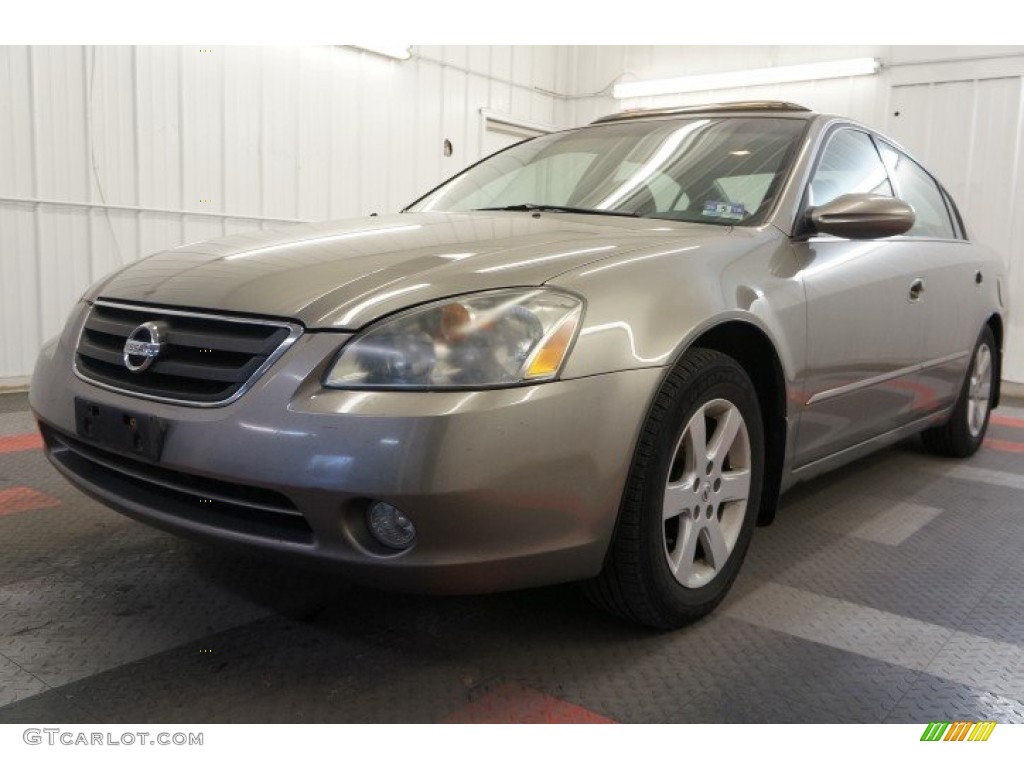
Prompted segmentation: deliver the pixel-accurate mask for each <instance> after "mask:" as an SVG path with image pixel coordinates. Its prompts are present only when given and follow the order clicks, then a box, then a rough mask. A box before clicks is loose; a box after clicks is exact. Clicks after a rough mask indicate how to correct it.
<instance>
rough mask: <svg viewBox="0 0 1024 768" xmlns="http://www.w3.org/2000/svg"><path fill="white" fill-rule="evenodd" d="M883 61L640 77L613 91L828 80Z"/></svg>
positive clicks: (635, 93) (867, 71) (651, 92)
mask: <svg viewBox="0 0 1024 768" xmlns="http://www.w3.org/2000/svg"><path fill="white" fill-rule="evenodd" d="M880 67H881V63H880V62H879V61H878V59H841V60H839V61H821V62H817V63H814V64H794V65H792V66H788V67H765V68H763V69H745V70H741V71H739V72H716V73H713V74H708V75H690V76H688V77H672V78H668V79H666V80H640V81H637V82H633V83H619V84H618V85H616V86H615V88H614V89H613V90H612V95H613V96H615V98H616V99H635V98H639V97H642V96H663V95H666V94H670V93H692V92H693V91H715V90H719V89H724V88H745V87H748V86H752V85H775V84H778V83H796V82H800V81H803V80H828V79H831V78H836V77H856V76H857V75H873V74H875V73H876V72H878V70H879V68H880Z"/></svg>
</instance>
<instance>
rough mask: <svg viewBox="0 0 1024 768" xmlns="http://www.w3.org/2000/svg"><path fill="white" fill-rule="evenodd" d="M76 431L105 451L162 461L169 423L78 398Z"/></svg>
mask: <svg viewBox="0 0 1024 768" xmlns="http://www.w3.org/2000/svg"><path fill="white" fill-rule="evenodd" d="M75 430H76V432H77V433H78V436H79V437H80V438H82V439H83V440H86V441H88V442H90V443H93V444H95V445H98V446H100V447H101V448H108V449H110V450H113V451H117V452H119V453H127V454H130V455H133V456H141V457H142V458H145V459H148V460H150V461H159V460H160V454H161V452H162V451H163V445H164V435H165V434H166V433H167V423H166V422H165V421H163V420H162V419H158V418H157V417H156V416H150V415H147V414H141V413H132V412H131V411H125V410H122V409H121V408H113V407H111V406H109V405H103V404H102V403H94V402H90V401H89V400H85V399H83V398H80V397H76V398H75Z"/></svg>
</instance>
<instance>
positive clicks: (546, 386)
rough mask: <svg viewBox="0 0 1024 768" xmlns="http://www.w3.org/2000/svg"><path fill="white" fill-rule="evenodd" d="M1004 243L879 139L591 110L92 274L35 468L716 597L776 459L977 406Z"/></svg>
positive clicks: (209, 505) (451, 571) (764, 112)
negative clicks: (367, 202)
mask: <svg viewBox="0 0 1024 768" xmlns="http://www.w3.org/2000/svg"><path fill="white" fill-rule="evenodd" d="M1004 283H1005V280H1004V277H1003V274H1002V262H1001V261H1000V260H999V258H997V257H996V256H995V255H994V254H993V253H991V252H990V251H988V250H986V249H985V248H984V247H982V246H980V245H978V244H977V243H975V242H974V241H973V240H972V237H971V233H970V231H969V230H968V229H967V227H966V225H965V223H964V221H963V219H962V218H961V216H960V214H959V212H958V210H957V207H956V205H955V204H954V202H953V200H952V198H951V197H950V195H949V194H948V192H947V191H946V190H945V189H944V188H943V186H942V185H941V184H940V183H939V181H938V180H937V179H936V178H935V176H933V175H932V174H931V173H929V171H928V170H927V169H925V168H924V167H923V166H922V165H921V164H920V163H918V162H917V161H916V160H915V159H914V158H913V157H912V156H911V155H910V154H908V153H907V152H906V151H905V150H904V149H902V148H901V147H900V146H898V145H897V144H896V143H895V142H893V141H891V140H890V139H887V138H886V137H884V136H882V135H880V134H878V133H877V132H876V131H874V130H872V129H871V128H869V127H866V126H864V125H861V124H858V123H856V122H854V121H851V120H847V119H844V118H841V117H836V116H830V115H823V114H816V113H814V112H811V111H809V110H807V109H804V108H802V107H799V106H797V105H793V104H789V103H784V102H747V103H734V104H724V105H712V106H707V107H700V108H686V109H674V110H661V111H638V112H627V113H623V114H617V115H612V116H609V117H606V118H603V119H601V120H598V121H597V122H596V123H594V124H592V125H589V126H586V127H583V128H578V129H574V130H568V131H563V132H559V133H554V134H550V135H546V136H542V137H539V138H535V139H531V140H528V141H525V142H522V143H520V144H517V145H515V146H513V147H511V148H508V149H506V150H504V151H502V152H499V153H497V154H495V155H492V156H490V157H488V158H486V159H484V160H483V161H481V162H479V163H477V164H476V165H473V166H472V167H470V168H468V169H466V170H465V171H463V172H462V173H460V174H459V175H457V176H455V177H453V178H452V179H450V180H449V181H447V182H445V183H443V184H441V185H440V186H439V187H437V188H436V189H434V190H432V191H430V192H429V193H427V194H426V195H424V196H423V197H422V198H420V199H419V200H417V201H416V202H414V203H413V204H412V205H410V206H409V207H408V208H406V209H405V210H404V211H402V212H401V213H399V214H395V215H390V216H381V217H372V218H370V217H368V218H361V219H349V220H346V221H340V222H330V223H322V224H309V225H301V226H296V227H293V228H290V229H283V230H280V231H276V232H249V233H243V234H236V235H233V236H230V237H226V238H223V239H220V240H215V241H211V242H207V243H200V244H190V245H184V246H181V247H178V248H173V249H171V250H168V251H165V252H162V253H158V254H156V255H153V256H150V257H149V258H146V259H143V260H141V261H138V262H136V263H134V264H131V265H130V266H128V267H126V268H124V269H122V270H120V271H119V272H116V273H114V274H112V275H109V276H107V277H106V278H104V279H102V280H100V281H99V282H98V283H97V284H96V285H94V286H93V287H92V288H90V289H89V290H88V292H87V293H86V294H85V295H84V296H83V297H82V299H81V300H80V301H79V302H78V304H77V305H76V306H75V307H74V309H73V311H72V312H71V315H70V318H69V319H68V321H67V324H66V327H65V329H64V331H63V333H62V335H61V336H60V337H59V338H56V339H54V340H52V341H50V342H49V343H48V344H46V345H45V347H44V348H43V350H42V353H41V354H40V357H39V360H38V363H37V366H36V370H35V374H34V377H33V381H32V389H31V395H30V398H31V405H32V408H33V410H34V411H35V414H36V416H37V418H38V421H39V425H40V429H41V431H42V434H43V436H44V439H45V445H46V452H47V455H48V457H49V459H50V460H51V461H52V462H53V464H54V465H55V466H56V467H57V469H58V470H60V472H61V473H63V474H64V475H65V476H66V477H67V478H68V479H69V480H70V481H71V482H72V483H73V484H75V485H76V486H77V487H79V488H80V489H82V490H83V491H85V492H86V493H88V494H90V495H91V496H93V497H95V498H97V499H99V500H100V501H102V502H104V503H105V504H107V505H109V506H110V507H112V508H114V509H116V510H118V511H120V512H123V513H124V514H126V515H129V516H131V517H134V518H137V519H139V520H141V521H143V522H146V523H150V524H152V525H156V526H159V527H161V528H164V529H167V530H169V531H173V532H176V533H180V534H184V535H190V536H195V537H200V538H203V539H207V540H211V541H216V542H220V543H222V544H225V545H236V546H240V547H245V548H249V549H250V550H258V551H262V552H265V553H272V554H277V555H280V556H283V557H291V558H304V559H305V560H307V561H317V562H320V563H323V564H326V565H329V566H332V568H331V569H329V572H330V571H337V572H340V573H347V574H349V575H350V576H351V577H353V578H355V579H358V580H363V581H367V582H370V583H373V584H376V585H380V586H385V587H390V588H395V589H405V590H417V591H427V592H448V593H470V592H484V591H494V590H507V589H514V588H521V587H529V586H535V585H542V584H551V583H557V582H567V581H579V582H582V583H583V586H584V591H585V592H586V594H587V595H588V596H589V597H590V598H591V599H592V600H593V601H594V602H596V603H597V604H598V605H600V606H602V607H604V608H606V609H608V610H610V611H612V612H614V613H616V614H618V615H620V616H622V617H625V618H627V619H629V620H632V621H636V622H640V623H644V624H648V625H651V626H655V627H663V628H667V627H676V626H680V625H682V624H685V623H687V622H690V621H693V620H694V619H696V618H698V617H700V616H702V615H704V614H706V613H707V612H709V611H711V610H712V609H713V608H714V607H715V606H716V605H717V604H718V603H719V602H720V601H721V600H722V598H723V597H724V596H725V594H726V592H727V591H728V589H729V587H730V585H731V584H732V582H733V580H734V579H735V578H736V575H737V573H738V571H739V569H740V565H741V563H742V561H743V558H744V554H745V552H746V550H747V547H748V544H749V542H750V540H751V536H752V535H753V532H754V529H755V527H756V526H758V525H766V524H768V523H770V522H771V521H772V519H773V518H774V516H775V512H776V507H777V506H778V500H779V495H780V493H782V492H783V491H784V490H786V489H787V488H788V487H790V486H791V485H793V484H794V483H796V482H798V481H800V480H804V479H807V478H809V477H812V476H815V475H818V474H820V473H823V472H826V471H828V470H830V469H832V468H834V467H837V466H839V465H841V464H843V463H846V462H849V461H851V460H852V459H855V458H857V457H860V456H862V455H864V454H866V453H868V452H870V451H873V450H876V449H877V448H879V447H881V446H884V445H887V444H890V443H892V442H894V441H897V440H900V439H902V438H905V437H907V436H910V435H913V434H915V433H920V434H921V435H922V437H923V440H924V443H925V444H926V445H927V446H928V447H929V448H931V449H933V450H934V451H937V452H938V453H941V454H945V455H950V456H959V457H963V456H968V455H970V454H972V453H974V452H975V451H976V450H977V449H978V447H979V445H980V444H981V442H982V439H983V437H984V435H985V431H986V428H987V425H988V419H989V413H990V411H991V409H992V408H994V407H995V406H996V405H997V404H998V401H999V371H1000V364H1001V355H1002V352H1001V350H1002V342H1003V328H1004V315H1005V312H1006V307H1005V305H1004V297H1005V290H1006V289H1005V285H1004Z"/></svg>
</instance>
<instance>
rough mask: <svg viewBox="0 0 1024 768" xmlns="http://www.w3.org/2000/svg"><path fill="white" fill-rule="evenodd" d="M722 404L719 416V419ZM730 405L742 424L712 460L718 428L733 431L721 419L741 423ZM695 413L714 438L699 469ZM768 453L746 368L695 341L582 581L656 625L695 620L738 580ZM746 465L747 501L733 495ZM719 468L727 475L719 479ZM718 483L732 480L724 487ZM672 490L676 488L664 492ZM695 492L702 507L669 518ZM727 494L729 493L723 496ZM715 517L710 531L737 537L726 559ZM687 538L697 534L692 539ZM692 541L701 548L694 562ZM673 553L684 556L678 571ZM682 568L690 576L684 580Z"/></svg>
mask: <svg viewBox="0 0 1024 768" xmlns="http://www.w3.org/2000/svg"><path fill="white" fill-rule="evenodd" d="M723 403H724V405H723ZM730 406H731V408H730ZM716 409H717V411H718V412H720V418H721V420H719V421H715V418H716V416H715V414H716ZM733 411H735V412H737V413H738V414H739V416H741V417H742V426H741V427H739V428H738V429H739V430H741V431H738V432H737V433H736V434H737V437H736V438H735V439H733V440H732V441H731V442H730V446H732V447H730V448H729V450H730V451H731V452H730V453H729V454H728V455H727V456H725V457H724V458H722V457H721V456H718V455H716V457H715V461H707V460H708V456H709V455H710V454H709V451H710V449H711V448H714V444H715V438H716V436H718V435H719V434H720V433H719V430H720V429H721V430H722V432H730V431H731V430H727V429H724V428H723V427H722V425H723V424H724V423H725V422H726V421H728V420H730V419H733V422H731V423H732V424H735V421H734V420H735V416H734V415H732V414H733ZM698 413H701V414H702V418H701V421H702V422H703V423H704V424H705V425H706V426H705V432H706V434H707V437H708V439H707V442H706V444H707V445H708V446H709V450H708V451H705V454H704V460H705V461H706V462H707V465H706V466H704V467H703V469H696V463H697V460H696V459H695V458H693V457H695V456H697V451H696V449H695V448H693V445H695V444H697V443H694V441H695V440H698V439H699V424H698V421H697V416H696V415H697V414H698ZM691 419H694V421H692V422H691ZM691 427H692V429H691ZM708 427H711V429H708ZM743 430H745V431H743ZM691 433H692V434H691ZM694 435H697V436H696V437H694ZM741 435H745V436H746V440H745V441H744V440H743V439H742V438H741ZM737 446H738V447H737ZM744 449H745V450H744ZM764 453H765V449H764V427H763V423H762V419H761V411H760V408H759V406H758V400H757V394H756V392H755V390H754V386H753V384H752V383H751V381H750V378H749V376H748V375H747V373H746V371H744V369H743V368H742V367H741V366H740V364H739V363H737V362H736V361H735V360H734V359H732V358H731V357H728V356H727V355H724V354H722V353H720V352H716V351H714V350H709V349H701V348H695V349H691V350H690V351H688V352H687V353H686V354H685V355H684V356H683V358H682V360H681V361H680V362H679V364H678V365H677V366H676V367H675V368H674V369H673V370H672V372H671V373H670V374H669V376H668V377H667V379H666V380H665V382H664V384H663V385H662V387H661V390H660V391H659V392H658V395H657V396H656V398H655V400H654V403H653V405H652V407H651V410H650V413H649V414H648V416H647V420H646V422H645V423H644V426H643V429H642V430H641V433H640V438H639V441H638V443H637V447H636V450H635V453H634V457H633V463H632V467H631V469H630V474H629V477H628V480H627V482H626V488H625V491H624V493H623V499H622V504H621V507H620V511H619V519H618V524H617V526H616V530H615V534H614V537H613V540H612V543H611V547H610V549H609V553H608V556H607V559H606V561H605V566H604V569H603V571H602V572H601V574H600V575H598V576H597V577H596V578H594V579H592V580H591V581H588V582H586V583H585V584H584V585H583V588H584V592H585V593H586V595H587V597H588V598H590V600H591V601H592V602H594V603H595V604H596V605H598V606H599V607H601V608H603V609H605V610H607V611H610V612H611V613H613V614H615V615H617V616H620V617H622V618H624V619H627V620H629V621H632V622H637V623H640V624H646V625H648V626H651V627H656V628H659V629H672V628H676V627H680V626H683V625H685V624H689V623H691V622H693V621H696V620H697V619H699V618H700V617H702V616H704V615H706V614H707V613H709V612H710V611H712V610H713V609H714V608H715V607H716V606H717V605H718V604H719V603H720V602H721V601H722V598H724V597H725V595H726V593H727V592H728V591H729V588H730V587H731V586H732V583H733V581H734V580H735V578H736V574H737V573H738V572H739V569H740V565H741V564H742V562H743V558H744V555H745V554H746V550H747V546H748V544H749V543H750V537H751V534H752V533H753V529H754V526H755V523H756V520H757V514H758V507H759V505H760V499H761V488H762V482H763V477H764ZM737 457H739V458H738V459H737ZM734 464H735V466H736V468H734V466H733V465H734ZM744 464H746V465H748V466H746V467H744V466H743V465H744ZM691 465H692V467H691ZM712 465H715V466H714V467H712ZM687 467H691V469H690V470H688V469H687ZM709 468H710V469H711V471H710V472H709V471H708V470H709ZM744 468H746V469H747V470H749V487H748V492H747V498H746V500H745V503H744V504H743V505H742V509H740V508H739V506H738V504H737V502H735V501H728V500H727V499H728V498H729V497H730V495H731V494H733V493H736V492H741V490H739V491H738V490H737V489H742V483H741V484H740V485H736V483H735V481H736V480H737V479H740V478H738V477H737V475H741V474H742V473H743V469H744ZM716 472H717V473H718V474H716ZM723 472H726V473H727V474H722V473H723ZM716 477H717V478H718V479H719V480H721V481H722V482H720V483H719V484H718V485H715V484H714V480H715V478H716ZM674 478H675V480H674ZM691 485H692V492H691V490H690V487H691ZM670 486H671V487H670ZM719 486H721V487H723V488H726V489H727V490H726V491H724V492H721V491H720V487H719ZM677 489H678V490H677ZM729 489H732V490H729ZM670 490H671V491H672V495H669V496H667V495H666V494H667V493H669V491H670ZM676 494H684V495H676ZM685 494H689V495H685ZM689 498H692V499H693V500H694V501H696V502H697V503H698V505H699V506H698V507H697V508H696V509H694V510H692V511H691V510H689V509H687V511H686V514H685V515H681V516H679V517H676V518H672V519H668V520H664V519H663V507H664V506H666V505H668V506H669V514H671V511H672V510H674V509H675V508H676V507H675V504H677V503H679V504H682V503H685V501H684V500H685V499H689ZM720 499H725V500H726V501H722V502H721V503H719V500H720ZM706 504H707V505H708V506H705V505H706ZM712 507H714V511H712ZM726 516H727V517H726ZM673 520H674V521H675V522H674V524H673ZM673 525H674V527H675V534H673V532H672V530H673ZM701 526H704V527H701ZM713 527H714V528H716V529H717V531H718V532H719V535H718V536H717V537H714V536H712V538H715V539H716V540H717V541H718V542H719V543H721V542H723V541H726V540H728V539H729V538H730V537H735V538H734V540H733V542H732V544H731V548H730V549H727V550H722V549H721V547H719V551H726V552H727V554H725V556H724V557H721V558H720V559H721V560H722V564H721V565H720V564H719V563H717V562H714V561H715V560H716V558H715V557H712V556H711V555H712V554H713V549H714V547H713V545H711V544H710V543H709V542H710V540H709V539H708V538H707V537H708V536H711V532H712V528H713ZM723 536H724V538H723ZM702 537H704V538H702ZM690 541H693V542H695V543H694V544H693V545H692V547H690V545H689V544H688V542H690ZM688 547H689V548H693V549H694V552H695V555H694V560H693V562H692V564H690V563H688V554H687V552H688ZM670 550H671V551H670ZM670 558H673V559H675V560H676V561H677V563H676V567H677V568H678V570H677V571H676V573H678V574H679V577H678V578H677V576H676V575H674V573H673V570H672V567H671V566H670V564H669V561H670ZM684 578H685V579H686V580H688V581H689V582H691V583H689V584H686V583H683V581H682V580H681V579H684ZM702 579H706V581H702Z"/></svg>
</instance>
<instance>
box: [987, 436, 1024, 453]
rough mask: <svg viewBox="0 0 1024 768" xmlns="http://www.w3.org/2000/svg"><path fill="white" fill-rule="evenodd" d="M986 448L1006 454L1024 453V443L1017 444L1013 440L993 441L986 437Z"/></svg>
mask: <svg viewBox="0 0 1024 768" xmlns="http://www.w3.org/2000/svg"><path fill="white" fill-rule="evenodd" d="M985 447H986V448H991V449H992V450H994V451H1004V452H1005V453H1024V443H1015V442H1013V441H1012V440H993V439H992V438H991V437H986V438H985Z"/></svg>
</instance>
